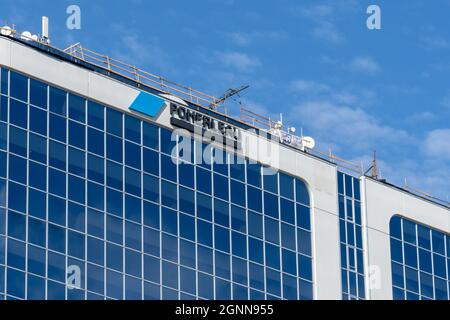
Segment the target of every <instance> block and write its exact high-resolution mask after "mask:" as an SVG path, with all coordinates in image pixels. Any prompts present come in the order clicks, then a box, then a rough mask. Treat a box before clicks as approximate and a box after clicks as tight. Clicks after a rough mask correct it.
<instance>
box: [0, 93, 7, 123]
mask: <svg viewBox="0 0 450 320" xmlns="http://www.w3.org/2000/svg"><path fill="white" fill-rule="evenodd" d="M0 121H4V122H7V121H8V98H7V97H5V96H0Z"/></svg>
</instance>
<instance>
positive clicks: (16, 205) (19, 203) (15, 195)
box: [0, 180, 27, 213]
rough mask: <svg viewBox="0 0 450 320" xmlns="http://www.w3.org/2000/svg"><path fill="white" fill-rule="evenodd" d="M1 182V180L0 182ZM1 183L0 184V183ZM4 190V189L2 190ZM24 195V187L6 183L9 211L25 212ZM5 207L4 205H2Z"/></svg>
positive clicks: (25, 192) (25, 191)
mask: <svg viewBox="0 0 450 320" xmlns="http://www.w3.org/2000/svg"><path fill="white" fill-rule="evenodd" d="M0 181H2V180H0ZM0 183H1V182H0ZM0 188H1V184H0ZM2 189H4V188H2ZM26 194H27V190H26V188H25V187H23V186H21V185H19V184H16V183H14V182H9V183H8V206H9V208H10V209H13V210H16V211H19V212H23V213H25V212H26ZM2 205H3V206H5V205H4V204H2Z"/></svg>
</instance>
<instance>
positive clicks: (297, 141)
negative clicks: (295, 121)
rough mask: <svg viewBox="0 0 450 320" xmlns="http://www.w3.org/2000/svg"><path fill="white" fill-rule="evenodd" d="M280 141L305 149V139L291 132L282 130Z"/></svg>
mask: <svg viewBox="0 0 450 320" xmlns="http://www.w3.org/2000/svg"><path fill="white" fill-rule="evenodd" d="M280 142H281V143H282V144H286V145H288V146H291V147H294V148H297V149H303V140H302V138H301V137H298V136H294V135H292V134H289V133H285V132H281V133H280Z"/></svg>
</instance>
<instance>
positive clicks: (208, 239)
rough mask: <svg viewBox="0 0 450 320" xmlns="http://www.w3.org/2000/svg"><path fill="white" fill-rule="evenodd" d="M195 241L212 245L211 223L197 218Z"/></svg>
mask: <svg viewBox="0 0 450 320" xmlns="http://www.w3.org/2000/svg"><path fill="white" fill-rule="evenodd" d="M197 241H198V242H199V243H201V244H204V245H206V246H210V247H212V224H211V223H209V222H205V221H202V220H197Z"/></svg>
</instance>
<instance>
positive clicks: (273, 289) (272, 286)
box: [266, 269, 281, 296]
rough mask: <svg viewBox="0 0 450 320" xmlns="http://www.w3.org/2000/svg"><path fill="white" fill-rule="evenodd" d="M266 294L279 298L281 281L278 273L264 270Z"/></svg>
mask: <svg viewBox="0 0 450 320" xmlns="http://www.w3.org/2000/svg"><path fill="white" fill-rule="evenodd" d="M266 282H267V292H268V293H271V294H274V295H277V296H281V279H280V273H279V272H277V271H273V270H270V269H266Z"/></svg>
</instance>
